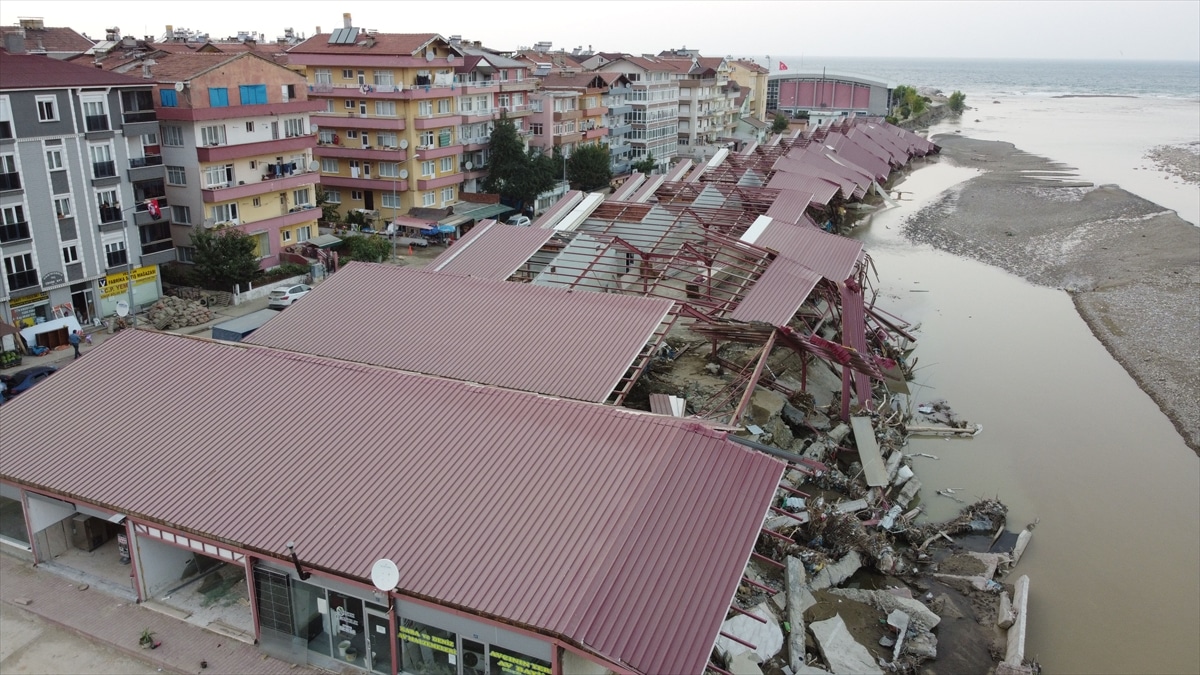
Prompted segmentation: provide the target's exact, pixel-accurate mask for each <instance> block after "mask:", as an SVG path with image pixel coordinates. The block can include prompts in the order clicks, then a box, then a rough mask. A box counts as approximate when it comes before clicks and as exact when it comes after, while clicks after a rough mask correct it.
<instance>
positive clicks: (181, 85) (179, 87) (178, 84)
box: [175, 82, 183, 91]
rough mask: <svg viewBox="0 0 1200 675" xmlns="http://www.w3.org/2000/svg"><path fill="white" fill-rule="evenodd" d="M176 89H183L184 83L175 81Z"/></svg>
mask: <svg viewBox="0 0 1200 675" xmlns="http://www.w3.org/2000/svg"><path fill="white" fill-rule="evenodd" d="M175 91H183V83H182V82H176V83H175Z"/></svg>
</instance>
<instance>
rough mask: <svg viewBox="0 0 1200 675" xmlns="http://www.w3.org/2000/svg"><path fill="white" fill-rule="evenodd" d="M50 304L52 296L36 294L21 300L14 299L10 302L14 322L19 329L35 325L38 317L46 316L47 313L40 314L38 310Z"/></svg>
mask: <svg viewBox="0 0 1200 675" xmlns="http://www.w3.org/2000/svg"><path fill="white" fill-rule="evenodd" d="M49 304H50V296H49V295H47V294H45V293H34V294H33V295H26V296H25V297H21V298H13V299H12V300H10V301H9V302H8V306H9V307H10V308H11V310H12V311H11V314H12V322H13V325H14V326H17V327H18V328H28V327H29V326H32V325H34V323H35V322H36V319H37V317H38V316H45V312H44V311H43V312H40V313H39V312H38V309H39V308H41V307H45V306H46V305H49Z"/></svg>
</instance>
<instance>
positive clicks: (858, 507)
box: [833, 499, 869, 513]
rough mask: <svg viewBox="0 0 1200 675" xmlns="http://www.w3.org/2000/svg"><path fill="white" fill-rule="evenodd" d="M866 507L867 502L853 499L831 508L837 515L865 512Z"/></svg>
mask: <svg viewBox="0 0 1200 675" xmlns="http://www.w3.org/2000/svg"><path fill="white" fill-rule="evenodd" d="M868 506H869V504H867V500H865V499H854V500H851V501H848V502H841V503H839V504H838V505H837V506H835V507H833V510H834V511H837V512H838V513H858V512H859V511H863V510H865V509H866V508H867V507H868Z"/></svg>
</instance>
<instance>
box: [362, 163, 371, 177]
mask: <svg viewBox="0 0 1200 675" xmlns="http://www.w3.org/2000/svg"><path fill="white" fill-rule="evenodd" d="M362 170H363V178H370V177H371V163H370V162H363V165H362Z"/></svg>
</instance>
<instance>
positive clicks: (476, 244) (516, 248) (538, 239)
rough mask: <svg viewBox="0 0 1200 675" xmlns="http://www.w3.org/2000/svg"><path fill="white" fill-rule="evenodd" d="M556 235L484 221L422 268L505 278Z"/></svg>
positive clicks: (551, 232) (473, 275) (529, 228)
mask: <svg viewBox="0 0 1200 675" xmlns="http://www.w3.org/2000/svg"><path fill="white" fill-rule="evenodd" d="M553 236H554V230H544V229H541V228H537V227H514V226H512V225H502V224H500V223H497V222H496V221H494V220H485V221H484V222H483V223H480V224H479V225H476V226H475V227H473V228H471V231H470V232H468V233H467V234H466V236H464V237H463V238H462V239H460V240H459V241H456V242H454V244H453V245H452V246H451V247H450V248H448V249H446V251H445V252H444V253H442V254H441V255H439V256H438V257H437V258H434V259H433V261H432V262H430V263H429V264H428V265H426V266H425V267H424V268H422V269H425V270H428V271H430V272H445V273H447V274H457V275H459V276H464V277H478V278H481V279H495V280H496V281H506V280H507V279H508V278H509V277H510V276H512V273H513V272H516V271H517V269H518V268H520V267H521V265H524V264H525V263H526V262H528V261H529V259H530V258H531V257H532V256H533V254H534V253H537V252H538V249H540V248H541V247H542V245H543V244H545V243H546V242H547V241H550V238H551V237H553Z"/></svg>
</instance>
